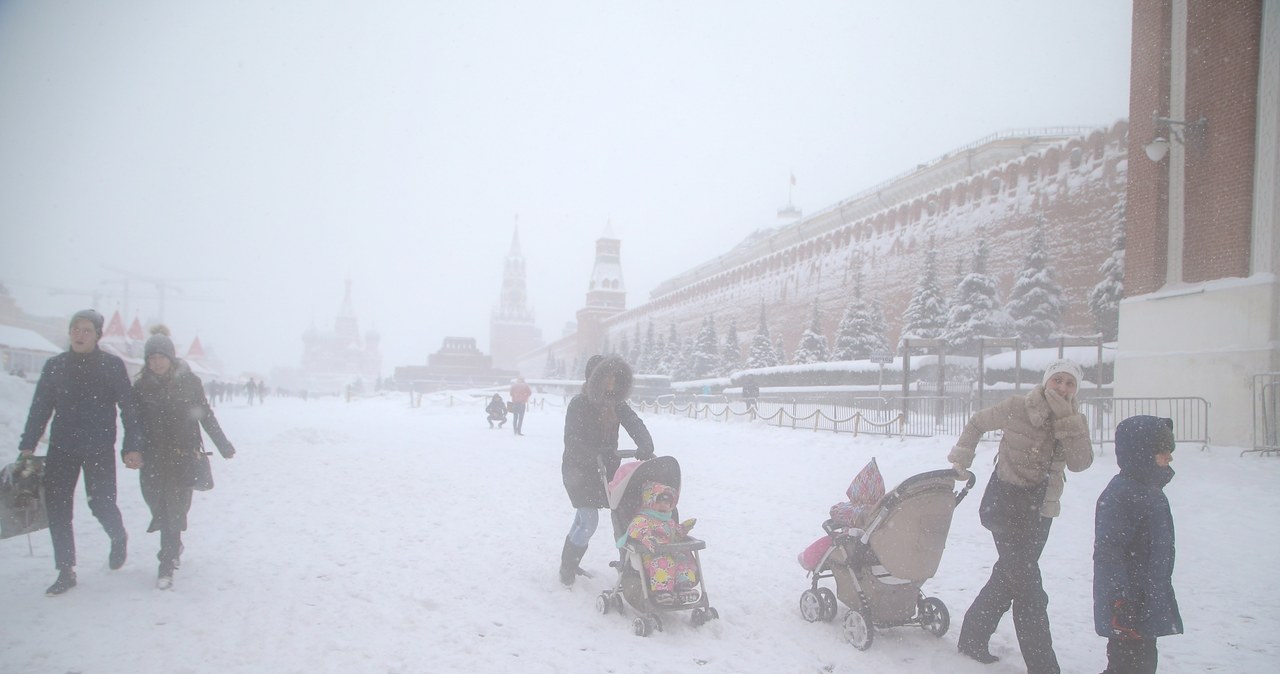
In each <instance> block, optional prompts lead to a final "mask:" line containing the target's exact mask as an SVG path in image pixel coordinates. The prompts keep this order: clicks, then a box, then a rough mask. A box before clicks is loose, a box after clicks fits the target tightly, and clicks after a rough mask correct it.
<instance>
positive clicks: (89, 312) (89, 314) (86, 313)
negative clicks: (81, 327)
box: [67, 309, 103, 337]
mask: <svg viewBox="0 0 1280 674" xmlns="http://www.w3.org/2000/svg"><path fill="white" fill-rule="evenodd" d="M82 318H83V319H85V320H86V321H89V322H90V323H93V329H94V330H96V331H97V333H98V336H99V337H101V336H102V323H103V320H102V314H100V313H98V312H96V311H94V310H93V309H81V310H80V311H77V312H76V313H75V315H74V316H72V317H71V322H70V323H68V324H67V328H68V329H70V328H72V327H74V326H75V324H76V321H78V320H80V319H82Z"/></svg>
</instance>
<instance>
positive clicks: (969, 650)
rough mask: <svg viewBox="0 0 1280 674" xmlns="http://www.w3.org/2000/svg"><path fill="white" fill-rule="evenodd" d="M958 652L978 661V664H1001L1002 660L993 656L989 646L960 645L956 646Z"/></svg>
mask: <svg viewBox="0 0 1280 674" xmlns="http://www.w3.org/2000/svg"><path fill="white" fill-rule="evenodd" d="M956 650H958V651H960V654H961V655H963V656H965V657H968V658H973V659H974V660H977V661H978V662H981V663H982V664H984V665H990V664H992V663H996V662H1000V658H998V657H996V656H994V655H992V654H991V651H990V650H988V648H987V646H985V645H981V644H960V645H958V646H956Z"/></svg>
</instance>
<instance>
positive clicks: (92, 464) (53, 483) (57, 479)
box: [44, 447, 125, 570]
mask: <svg viewBox="0 0 1280 674" xmlns="http://www.w3.org/2000/svg"><path fill="white" fill-rule="evenodd" d="M81 471H84V493H85V495H86V496H88V497H89V510H90V512H92V513H93V516H94V517H96V518H98V521H99V522H101V523H102V528H103V530H105V531H106V532H107V535H108V536H110V537H111V539H112V540H116V539H118V538H120V537H121V536H124V535H125V531H124V520H123V519H122V518H121V517H120V509H119V508H117V507H116V453H115V450H114V449H113V448H111V447H107V448H104V449H93V450H57V451H52V452H49V456H48V457H47V458H46V459H45V461H44V498H45V506H46V507H47V508H48V511H49V536H50V538H52V539H53V564H54V566H56V567H57V568H58V569H59V570H61V569H70V568H71V567H73V566H75V565H76V538H75V529H74V528H73V527H72V525H71V516H72V506H73V504H74V503H75V494H76V482H78V481H79V480H80V472H81Z"/></svg>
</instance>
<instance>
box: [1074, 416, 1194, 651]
mask: <svg viewBox="0 0 1280 674" xmlns="http://www.w3.org/2000/svg"><path fill="white" fill-rule="evenodd" d="M1173 449H1174V438H1173V420H1172V419H1161V418H1158V417H1152V416H1136V417H1129V418H1128V419H1125V420H1124V421H1122V422H1120V425H1119V426H1117V427H1116V463H1118V464H1119V465H1120V474H1119V475H1116V476H1115V477H1113V478H1111V483H1110V484H1108V485H1107V488H1106V489H1104V490H1103V491H1102V495H1100V496H1099V497H1098V509H1097V513H1096V515H1095V517H1094V541H1093V622H1094V629H1095V630H1096V631H1097V632H1098V635H1099V636H1104V637H1107V638H1108V641H1107V670H1106V672H1105V673H1104V674H1154V672H1155V671H1156V662H1157V660H1158V657H1157V653H1156V637H1162V636H1166V635H1169V634H1182V616H1181V615H1180V614H1179V613H1178V600H1177V599H1176V598H1175V597H1174V595H1173V556H1174V541H1173V513H1172V512H1171V511H1170V509H1169V499H1168V498H1167V497H1166V496H1165V494H1164V486H1165V485H1166V484H1168V483H1169V481H1170V480H1172V479H1173V469H1172V468H1170V467H1169V463H1170V462H1171V461H1173Z"/></svg>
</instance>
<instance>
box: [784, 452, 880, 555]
mask: <svg viewBox="0 0 1280 674" xmlns="http://www.w3.org/2000/svg"><path fill="white" fill-rule="evenodd" d="M845 495H846V496H848V497H849V500H848V501H842V502H840V503H837V504H835V505H833V506H831V521H832V522H834V523H835V524H836V525H837V526H840V527H846V528H848V527H856V526H857V525H858V519H859V518H860V517H862V515H863V513H867V512H870V511H871V509H872V508H875V506H876V504H877V503H879V502H880V499H882V498H884V477H883V476H882V475H880V466H878V465H876V460H875V459H871V461H870V462H869V463H867V465H866V466H863V468H862V470H860V471H858V474H857V476H856V477H854V478H853V482H850V483H849V488H848V489H847V490H845ZM831 544H832V539H831V536H823V537H822V538H819V539H818V540H816V541H814V542H813V543H811V544H810V545H809V547H807V548H805V549H804V552H801V553H800V555H799V556H797V557H796V560H797V561H799V562H800V566H803V567H804V569H805V570H806V571H813V570H814V569H816V568H818V565H819V564H821V563H822V558H823V557H824V556H825V555H826V554H827V551H828V550H830V549H831Z"/></svg>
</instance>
